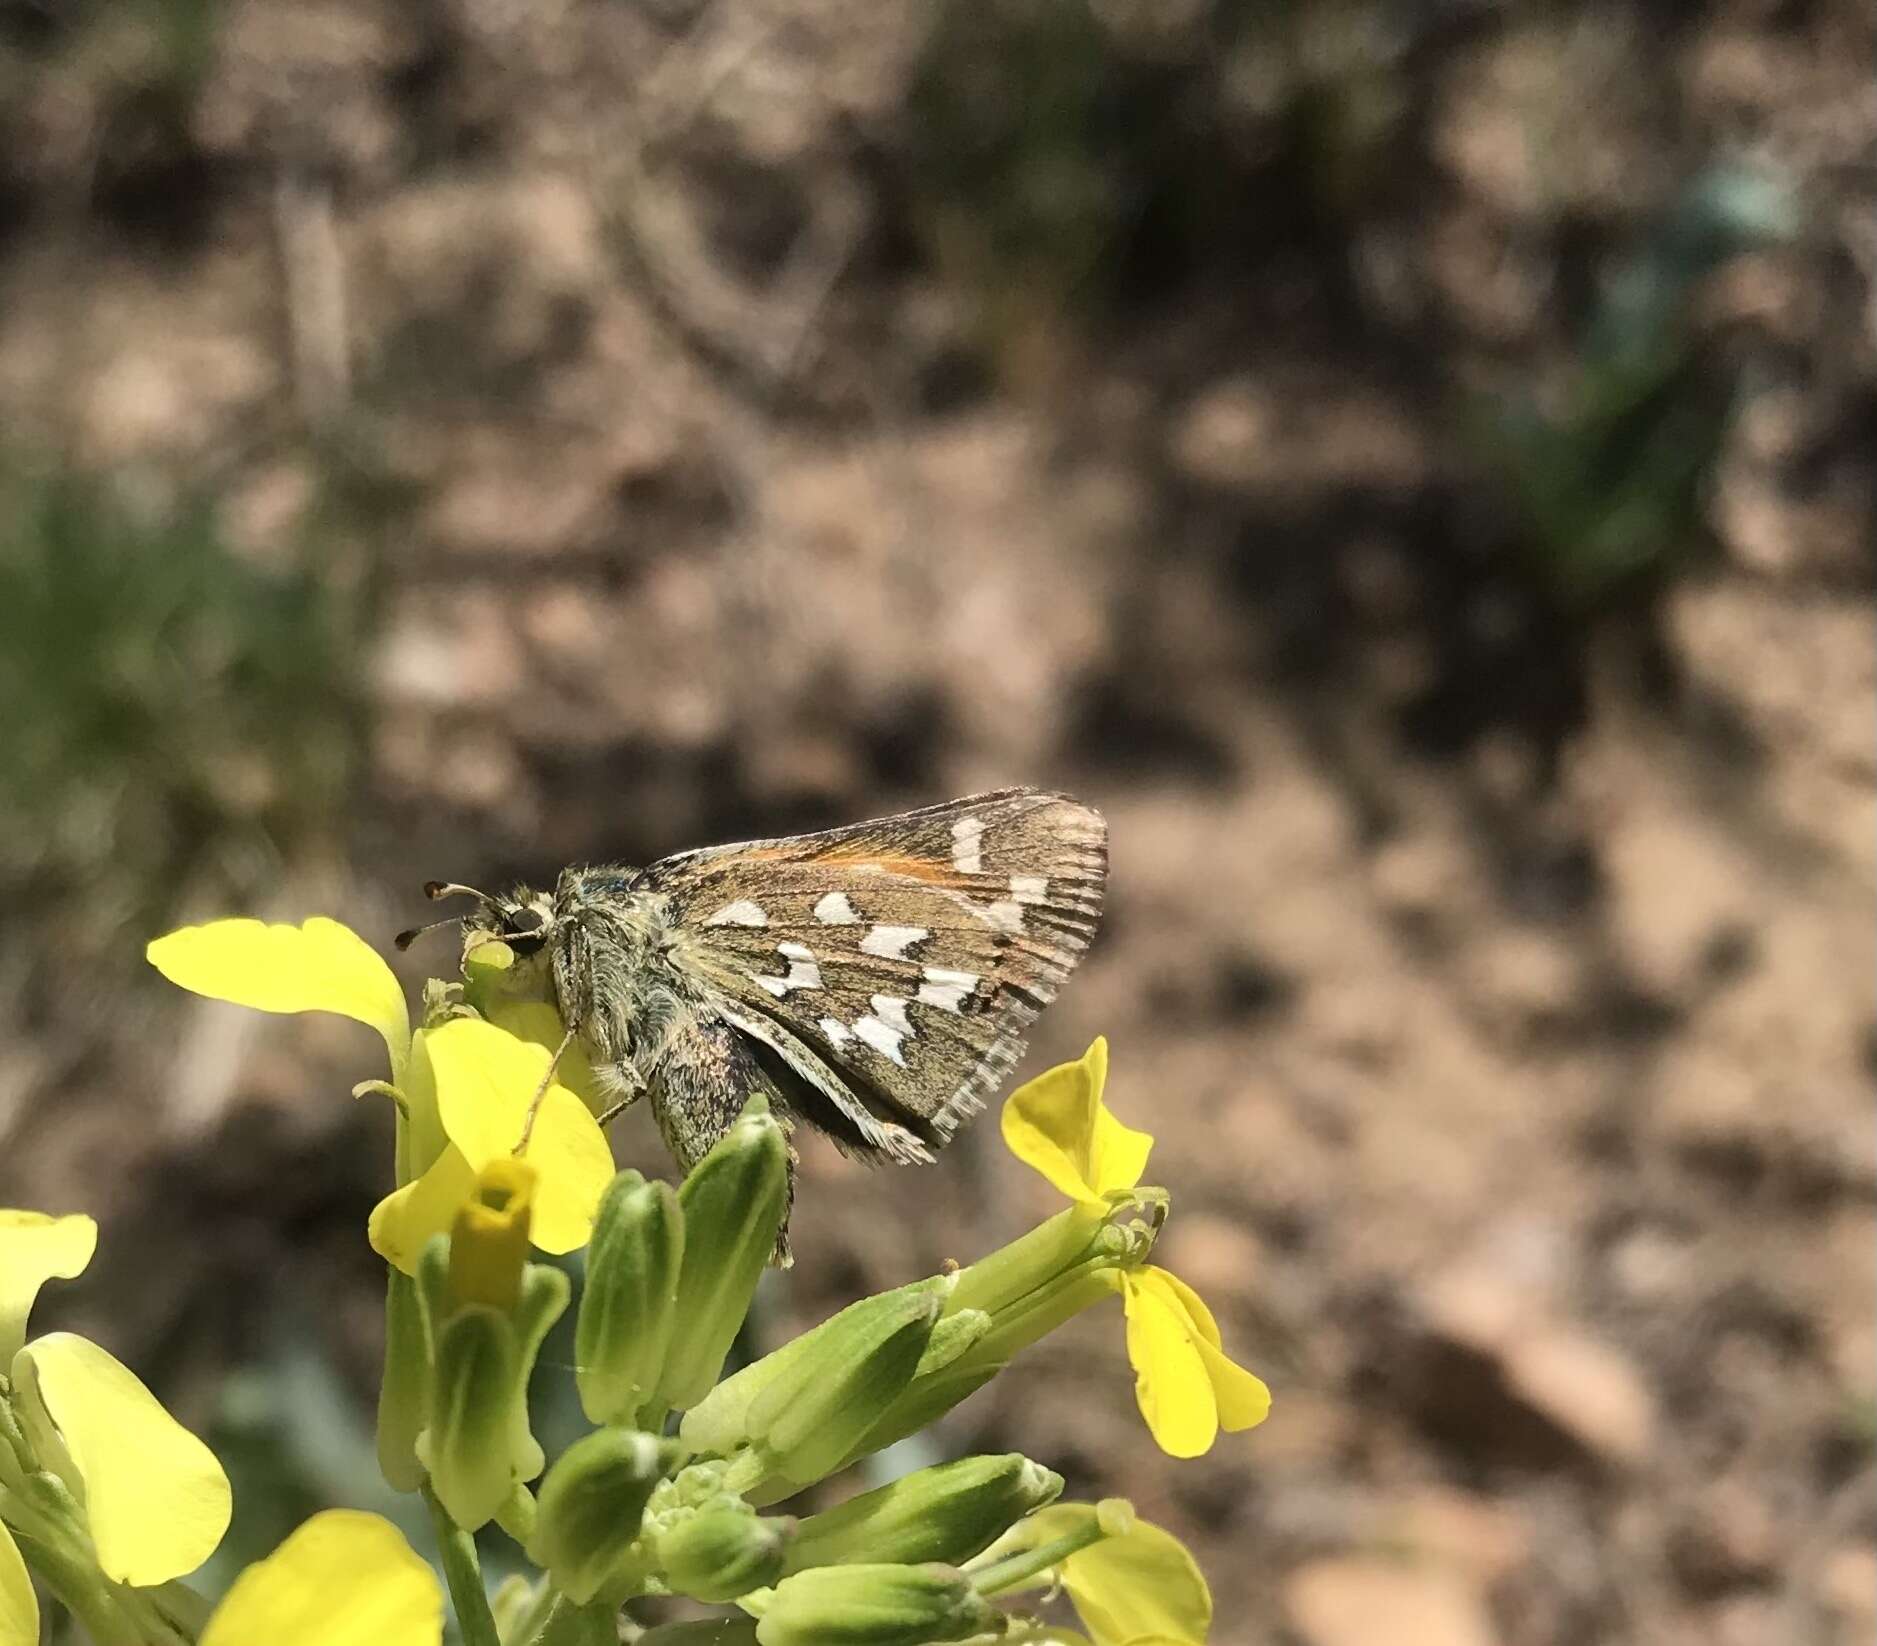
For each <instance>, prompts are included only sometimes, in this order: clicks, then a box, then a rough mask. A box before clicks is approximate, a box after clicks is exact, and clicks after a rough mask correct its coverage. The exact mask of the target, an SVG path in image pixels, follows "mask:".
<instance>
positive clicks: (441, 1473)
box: [417, 1305, 516, 1531]
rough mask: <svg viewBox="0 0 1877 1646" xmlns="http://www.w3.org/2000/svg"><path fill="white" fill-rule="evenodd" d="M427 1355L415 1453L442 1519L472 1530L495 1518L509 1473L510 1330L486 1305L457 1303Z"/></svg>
mask: <svg viewBox="0 0 1877 1646" xmlns="http://www.w3.org/2000/svg"><path fill="white" fill-rule="evenodd" d="M435 1355H436V1360H435V1365H434V1368H433V1370H432V1374H431V1380H430V1398H429V1400H428V1402H427V1403H426V1404H427V1406H428V1421H427V1422H426V1423H425V1425H424V1430H423V1433H422V1434H420V1435H419V1436H418V1437H417V1455H418V1456H419V1457H420V1458H421V1459H422V1460H423V1464H424V1467H425V1468H426V1469H427V1470H428V1471H429V1473H430V1481H431V1485H432V1486H433V1487H434V1488H435V1490H436V1494H437V1497H438V1498H439V1499H440V1500H441V1501H442V1503H443V1506H444V1508H446V1509H447V1510H449V1513H450V1518H451V1519H452V1520H453V1521H455V1522H456V1524H457V1525H458V1526H461V1527H462V1528H463V1529H464V1530H465V1531H475V1530H476V1529H477V1528H478V1527H480V1526H483V1525H485V1524H486V1523H487V1522H489V1521H490V1520H492V1519H494V1518H495V1512H496V1510H498V1509H499V1508H501V1506H502V1504H503V1503H504V1502H505V1501H506V1500H507V1498H508V1492H509V1487H510V1486H511V1485H513V1484H514V1481H515V1479H516V1475H515V1470H514V1462H513V1460H512V1459H511V1457H510V1455H509V1439H510V1434H511V1432H512V1418H511V1414H510V1410H509V1408H510V1406H511V1404H512V1401H513V1393H514V1388H515V1370H516V1357H515V1334H514V1332H513V1330H512V1329H511V1328H510V1326H509V1323H508V1321H507V1320H505V1319H504V1318H503V1317H502V1316H501V1315H500V1314H498V1313H497V1312H496V1311H495V1310H494V1309H491V1308H487V1307H484V1306H481V1305H478V1306H475V1307H472V1308H467V1309H462V1310H459V1311H458V1312H457V1313H456V1314H455V1315H454V1316H452V1317H451V1319H450V1320H449V1321H447V1322H446V1323H445V1325H444V1327H443V1329H442V1331H440V1332H439V1333H438V1334H437V1338H436V1344H435Z"/></svg>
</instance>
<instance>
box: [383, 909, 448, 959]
mask: <svg viewBox="0 0 1877 1646" xmlns="http://www.w3.org/2000/svg"><path fill="white" fill-rule="evenodd" d="M461 923H462V920H461V916H458V917H457V919H455V920H433V921H431V922H430V924H429V925H428V926H413V927H411V929H410V930H409V931H407V932H399V933H398V935H397V936H396V937H394V938H392V939H391V941H392V942H393V943H395V944H396V945H397V949H398V953H399V954H402V953H403V952H404V951H405V950H406V949H408V948H409V947H410V946H411V945H412V944H413V943H415V942H416V941H417V940H418V938H420V937H422V936H423V935H424V934H425V933H426V932H434V931H435V930H436V929H437V928H438V927H439V926H456V925H460V924H461Z"/></svg>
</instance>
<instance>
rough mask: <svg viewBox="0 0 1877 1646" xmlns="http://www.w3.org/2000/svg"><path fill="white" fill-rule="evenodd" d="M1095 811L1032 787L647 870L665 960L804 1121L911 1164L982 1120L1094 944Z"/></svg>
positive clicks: (1100, 836)
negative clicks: (787, 1094) (1034, 1025)
mask: <svg viewBox="0 0 1877 1646" xmlns="http://www.w3.org/2000/svg"><path fill="white" fill-rule="evenodd" d="M1106 873H1107V830H1106V825H1105V824H1104V823H1103V821H1102V819H1101V817H1100V815H1099V814H1098V813H1096V812H1094V811H1091V810H1090V809H1089V808H1088V807H1086V806H1083V805H1080V804H1079V803H1077V802H1076V801H1074V800H1071V799H1069V798H1068V797H1067V796H1064V795H1058V794H1046V793H1041V792H1038V791H1036V790H1032V789H1004V790H999V791H996V792H993V793H988V794H979V795H970V796H966V797H965V798H964V799H961V800H954V801H949V802H947V803H946V804H944V805H941V806H930V807H926V808H925V809H923V810H921V811H915V812H906V813H902V814H900V815H898V816H894V817H886V818H880V819H877V820H875V821H872V822H867V823H857V824H853V825H850V826H848V827H845V828H839V829H831V830H828V831H826V832H824V833H820V834H809V835H796V836H792V837H790V838H787V839H781V840H761V841H750V842H747V843H745V844H742V845H736V846H719V847H711V848H707V849H705V850H702V851H694V852H686V853H683V854H681V855H679V856H676V857H670V858H666V859H664V860H663V861H662V862H659V863H655V864H653V865H652V866H651V867H650V868H648V869H646V870H644V871H643V872H642V873H641V874H640V875H639V876H638V878H637V880H636V881H635V883H634V888H633V889H634V890H635V891H643V892H655V893H658V894H661V895H662V896H663V897H665V898H666V899H667V900H668V903H669V906H670V917H671V919H672V921H673V923H674V924H675V926H676V928H677V932H678V952H677V953H676V954H675V955H674V956H673V958H674V959H676V960H678V961H679V962H680V963H681V964H683V965H684V966H685V967H686V968H687V970H689V971H690V972H691V973H692V974H693V975H694V976H696V977H697V978H698V979H699V980H700V981H702V982H704V983H705V984H707V985H708V986H709V987H710V988H711V989H712V990H713V991H714V992H715V993H716V994H717V995H718V996H719V997H720V1002H721V1007H722V1010H723V1012H724V1015H725V1016H726V1017H727V1018H728V1019H729V1020H730V1021H731V1022H733V1023H734V1024H736V1025H737V1027H738V1028H739V1029H741V1030H742V1032H743V1033H744V1034H745V1035H747V1036H748V1037H749V1038H750V1040H751V1042H752V1043H753V1045H754V1046H755V1048H756V1051H757V1054H758V1055H759V1056H760V1057H762V1058H763V1059H764V1060H765V1062H766V1064H768V1065H769V1066H771V1067H776V1068H778V1072H781V1073H784V1074H785V1076H786V1077H787V1078H788V1079H790V1080H791V1081H793V1082H798V1083H799V1085H798V1086H797V1088H796V1089H797V1090H805V1096H806V1102H805V1103H804V1104H803V1106H804V1107H805V1109H806V1112H807V1117H808V1118H810V1119H812V1120H815V1121H816V1122H817V1123H819V1124H821V1125H823V1127H824V1129H826V1130H828V1131H830V1132H831V1133H832V1134H833V1135H834V1136H835V1137H836V1138H837V1140H839V1141H843V1142H845V1143H847V1144H849V1145H850V1146H853V1147H856V1148H859V1149H862V1150H868V1151H872V1150H879V1151H883V1152H885V1153H888V1154H891V1155H895V1156H898V1157H901V1158H918V1157H919V1156H921V1155H923V1154H924V1153H925V1152H926V1151H927V1150H928V1149H929V1148H931V1147H937V1146H940V1145H942V1144H943V1143H944V1142H945V1141H946V1140H947V1139H948V1138H949V1137H950V1135H951V1133H952V1131H953V1130H954V1129H955V1127H956V1126H957V1125H958V1123H959V1121H960V1120H962V1119H963V1118H964V1117H966V1116H968V1115H970V1114H972V1113H974V1112H975V1111H976V1110H978V1109H979V1108H981V1107H982V1106H983V1104H984V1102H985V1100H986V1099H987V1098H988V1097H990V1096H991V1095H992V1094H993V1093H994V1092H995V1091H996V1090H997V1088H998V1086H999V1085H1000V1084H1001V1082H1002V1081H1003V1079H1004V1077H1005V1076H1006V1075H1007V1074H1008V1072H1009V1070H1010V1068H1011V1067H1012V1066H1013V1065H1014V1064H1015V1063H1016V1061H1017V1060H1018V1058H1020V1057H1021V1056H1022V1053H1023V1040H1022V1035H1023V1031H1024V1030H1025V1029H1026V1028H1027V1027H1028V1026H1029V1024H1030V1023H1031V1022H1032V1021H1033V1020H1034V1018H1035V1017H1036V1015H1037V1013H1039V1012H1040V1011H1041V1010H1042V1009H1043V1008H1044V1007H1045V1006H1046V1005H1048V1004H1049V1002H1050V1001H1051V1000H1053V999H1054V998H1055V995H1056V991H1057V990H1058V988H1060V986H1061V984H1062V982H1063V980H1064V979H1065V978H1066V977H1067V976H1068V975H1069V973H1070V972H1071V971H1072V970H1073V969H1074V968H1075V966H1076V964H1077V963H1078V962H1079V961H1080V960H1081V958H1082V955H1083V954H1084V953H1085V952H1086V950H1087V948H1088V944H1089V941H1090V939H1091V938H1092V937H1093V935H1094V931H1095V927H1096V923H1097V921H1098V919H1099V916H1100V913H1101V906H1102V893H1103V887H1104V882H1105V879H1106Z"/></svg>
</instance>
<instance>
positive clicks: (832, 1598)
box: [756, 1565, 997, 1646]
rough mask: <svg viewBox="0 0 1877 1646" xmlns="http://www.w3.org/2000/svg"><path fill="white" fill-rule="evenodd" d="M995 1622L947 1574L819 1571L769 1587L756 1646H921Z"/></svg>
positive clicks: (934, 1570) (945, 1569) (914, 1569)
mask: <svg viewBox="0 0 1877 1646" xmlns="http://www.w3.org/2000/svg"><path fill="white" fill-rule="evenodd" d="M996 1616H997V1613H996V1611H995V1610H994V1609H993V1607H992V1606H991V1604H990V1603H989V1602H988V1601H987V1600H985V1599H984V1598H983V1596H981V1595H980V1594H979V1593H978V1592H977V1590H976V1589H974V1588H973V1587H972V1586H971V1580H970V1579H969V1578H968V1577H966V1576H965V1574H964V1573H963V1572H961V1571H959V1570H957V1568H955V1567H952V1566H886V1565H864V1566H862V1565H856V1566H819V1567H816V1568H815V1569H814V1570H813V1571H807V1572H797V1573H796V1574H795V1576H793V1577H785V1578H784V1579H783V1580H782V1581H781V1582H780V1583H778V1584H777V1585H776V1588H775V1594H774V1596H773V1598H772V1599H771V1600H770V1601H769V1604H768V1606H767V1607H766V1608H765V1609H764V1611H763V1615H762V1617H761V1619H760V1620H759V1621H758V1622H757V1624H756V1639H757V1641H758V1642H759V1643H760V1646H926V1643H927V1642H930V1641H943V1640H963V1639H964V1638H965V1637H966V1636H968V1635H975V1634H980V1633H982V1632H984V1631H985V1630H986V1629H988V1628H990V1627H991V1626H992V1623H993V1622H994V1620H995V1618H996Z"/></svg>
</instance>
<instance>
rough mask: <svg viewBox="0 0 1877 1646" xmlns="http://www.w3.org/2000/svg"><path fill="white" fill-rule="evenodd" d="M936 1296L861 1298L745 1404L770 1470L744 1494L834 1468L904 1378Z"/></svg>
mask: <svg viewBox="0 0 1877 1646" xmlns="http://www.w3.org/2000/svg"><path fill="white" fill-rule="evenodd" d="M938 1314H939V1299H938V1297H937V1296H936V1295H935V1294H934V1293H933V1292H931V1291H929V1290H920V1289H919V1288H916V1287H908V1288H905V1289H903V1290H901V1291H899V1292H887V1293H884V1294H882V1295H881V1296H879V1297H870V1298H864V1299H862V1300H861V1301H860V1302H859V1303H857V1304H855V1305H853V1306H852V1307H851V1308H847V1309H843V1310H842V1311H841V1312H840V1313H839V1314H838V1315H836V1316H835V1317H834V1319H833V1320H831V1321H829V1322H827V1323H826V1324H825V1325H824V1326H822V1327H820V1328H818V1329H817V1330H816V1331H815V1332H813V1333H811V1334H810V1336H811V1337H812V1338H813V1339H814V1343H813V1347H812V1349H811V1350H810V1351H809V1352H807V1353H804V1354H802V1355H799V1356H797V1357H796V1358H795V1359H793V1360H792V1361H791V1362H790V1363H789V1365H788V1366H786V1367H785V1368H784V1369H783V1370H782V1372H781V1373H780V1374H779V1375H778V1376H777V1377H775V1378H774V1379H773V1380H772V1381H770V1382H769V1383H768V1384H767V1385H766V1386H765V1387H764V1389H763V1390H762V1392H761V1393H760V1394H758V1395H757V1396H756V1398H755V1399H754V1400H753V1401H752V1402H751V1403H750V1409H749V1420H748V1421H749V1428H750V1434H751V1438H752V1439H753V1440H754V1441H755V1443H756V1447H757V1450H758V1451H759V1453H760V1454H761V1456H762V1458H763V1460H764V1463H765V1465H766V1466H767V1468H768V1470H769V1477H768V1478H767V1479H766V1480H765V1481H764V1482H763V1483H762V1484H761V1485H760V1486H758V1487H757V1488H755V1489H753V1490H752V1491H750V1492H748V1493H746V1494H745V1495H746V1496H747V1497H748V1498H749V1501H750V1502H752V1503H754V1504H756V1505H758V1506H760V1505H762V1504H764V1503H773V1502H774V1501H775V1500H776V1499H777V1498H779V1497H787V1496H788V1495H789V1494H790V1493H791V1492H795V1491H799V1490H800V1489H801V1488H802V1487H804V1486H809V1485H812V1484H813V1483H814V1482H815V1481H817V1480H820V1479H821V1478H822V1477H823V1476H824V1475H828V1474H831V1473H833V1472H834V1470H836V1469H838V1468H839V1467H840V1466H841V1465H842V1464H843V1463H844V1462H846V1460H847V1455H848V1453H849V1452H850V1451H851V1450H852V1449H853V1447H854V1446H855V1445H856V1444H857V1443H858V1442H859V1441H860V1440H861V1439H863V1438H864V1437H865V1435H866V1434H867V1432H868V1431H869V1430H870V1429H871V1428H872V1427H873V1426H874V1424H876V1423H877V1422H878V1421H879V1420H880V1416H881V1414H882V1413H883V1412H885V1411H886V1410H887V1408H888V1407H890V1406H891V1405H892V1404H893V1402H894V1401H895V1400H897V1399H898V1398H899V1396H900V1394H901V1393H902V1392H903V1391H904V1390H905V1388H906V1385H907V1384H908V1382H910V1380H911V1378H912V1375H913V1371H914V1369H915V1368H916V1367H917V1366H918V1364H919V1357H920V1356H921V1355H922V1354H923V1353H924V1352H925V1348H926V1344H927V1342H928V1341H929V1340H930V1338H931V1336H932V1328H933V1327H934V1326H935V1325H936V1324H937V1323H938Z"/></svg>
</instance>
